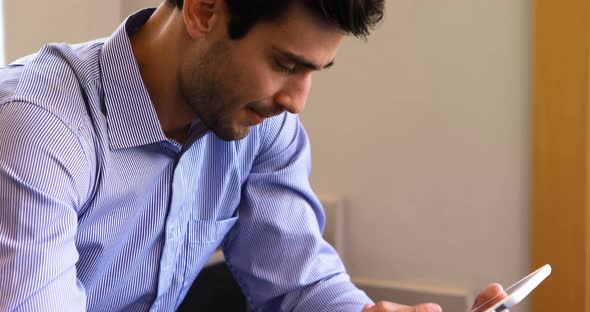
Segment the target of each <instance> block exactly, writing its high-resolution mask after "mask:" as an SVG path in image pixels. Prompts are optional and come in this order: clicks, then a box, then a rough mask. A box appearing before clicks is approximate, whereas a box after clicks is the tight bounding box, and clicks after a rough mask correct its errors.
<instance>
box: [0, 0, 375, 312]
mask: <svg viewBox="0 0 590 312" xmlns="http://www.w3.org/2000/svg"><path fill="white" fill-rule="evenodd" d="M152 12H153V11H152V10H144V11H141V12H139V13H137V14H135V15H133V16H131V17H129V18H128V19H127V20H126V22H125V23H123V24H122V25H121V27H119V28H118V30H117V31H116V32H115V33H114V34H113V35H112V36H111V37H109V38H105V39H101V40H96V41H93V42H88V43H84V44H77V45H68V44H51V45H47V46H45V47H44V48H43V49H42V50H41V51H40V52H38V53H37V54H35V55H33V56H30V57H27V58H25V59H22V60H20V61H17V62H15V63H13V64H11V65H9V66H7V67H4V68H2V69H0V129H1V130H0V143H1V144H0V310H1V311H7V310H8V311H12V310H15V311H85V310H89V311H173V310H174V309H176V308H177V307H178V305H179V304H180V302H181V301H182V300H183V298H184V296H185V295H186V293H187V291H188V289H189V287H190V286H191V284H192V282H193V280H194V279H195V277H196V276H197V274H198V273H199V271H200V270H201V269H202V268H203V266H204V264H205V263H206V262H207V259H208V258H209V257H210V255H211V254H212V253H213V252H214V250H215V249H216V248H217V247H218V246H222V248H223V251H224V253H225V257H226V260H227V262H228V266H229V267H230V270H231V271H232V273H233V274H234V276H235V278H236V280H237V282H238V283H239V285H240V286H241V287H242V289H243V290H244V293H245V294H246V296H247V297H248V300H249V301H250V303H251V304H252V305H253V306H254V308H255V310H256V311H355V312H357V311H360V310H362V307H363V305H364V303H368V302H370V300H369V299H368V298H367V297H366V295H365V294H364V293H363V292H362V291H360V290H358V289H357V288H356V287H355V286H354V285H353V284H352V283H351V282H350V278H349V276H348V275H347V274H346V272H345V270H344V267H343V265H342V263H341V260H340V258H339V257H338V255H337V254H336V252H335V251H334V249H333V248H332V247H331V246H330V245H329V244H328V243H326V242H325V241H324V240H323V239H322V236H321V231H322V228H323V224H324V214H323V211H322V208H321V206H320V203H319V201H318V199H317V198H316V196H315V195H314V193H313V192H312V190H311V188H310V185H309V182H308V176H309V171H310V151H309V142H308V138H307V136H306V134H305V131H304V129H303V127H302V125H301V123H300V121H299V119H298V117H297V116H296V115H292V114H289V113H284V114H282V115H280V116H277V117H273V118H270V119H268V120H266V121H265V122H263V123H262V124H260V125H258V126H254V127H252V129H251V131H250V134H249V135H248V136H247V137H246V138H244V139H242V140H239V141H232V142H226V141H223V140H221V139H219V138H217V137H216V136H215V135H214V134H212V133H210V132H208V131H207V129H206V128H205V127H204V125H203V124H202V123H200V122H199V121H198V120H197V121H195V122H194V123H193V124H192V126H191V129H190V134H189V139H188V141H187V142H186V143H185V144H184V145H181V144H179V143H178V142H176V141H174V140H172V139H169V138H167V137H166V136H165V135H164V133H163V131H162V128H161V127H160V123H159V121H158V116H157V115H156V112H155V110H154V107H153V105H152V103H151V101H150V98H149V95H148V93H147V90H146V88H145V86H144V84H143V82H142V80H141V76H140V73H139V69H138V66H137V64H136V62H135V60H134V56H133V52H132V50H131V45H130V41H129V36H130V35H132V34H133V33H134V32H135V31H137V30H138V29H139V28H140V27H141V26H142V25H143V24H144V23H145V21H146V20H147V19H148V18H149V16H150V15H151V13H152Z"/></svg>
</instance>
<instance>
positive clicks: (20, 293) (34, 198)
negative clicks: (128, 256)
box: [0, 102, 90, 311]
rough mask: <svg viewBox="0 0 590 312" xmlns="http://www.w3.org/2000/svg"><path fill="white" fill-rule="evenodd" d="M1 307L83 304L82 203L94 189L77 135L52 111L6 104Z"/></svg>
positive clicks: (0, 139)
mask: <svg viewBox="0 0 590 312" xmlns="http://www.w3.org/2000/svg"><path fill="white" fill-rule="evenodd" d="M0 129H2V130H1V131H0V294H1V295H0V311H84V310H85V309H86V295H85V291H84V287H83V285H82V284H81V283H80V281H79V280H78V279H77V277H76V266H75V265H76V261H77V260H78V252H77V250H76V245H75V240H74V238H75V235H76V230H77V220H78V216H77V210H78V209H79V208H80V207H81V206H82V205H83V203H84V198H86V197H87V193H88V191H89V189H90V188H89V185H90V184H89V181H90V170H89V168H88V167H89V166H88V160H87V158H86V156H85V154H84V151H83V149H82V145H81V143H80V141H79V140H78V136H76V135H75V132H74V131H73V130H72V129H71V125H70V126H68V125H66V124H65V123H64V122H62V121H61V119H60V118H57V117H56V116H55V115H53V114H52V113H50V112H48V111H47V110H45V109H43V108H40V107H38V106H36V105H33V104H29V103H22V102H9V103H7V104H3V105H1V106H0Z"/></svg>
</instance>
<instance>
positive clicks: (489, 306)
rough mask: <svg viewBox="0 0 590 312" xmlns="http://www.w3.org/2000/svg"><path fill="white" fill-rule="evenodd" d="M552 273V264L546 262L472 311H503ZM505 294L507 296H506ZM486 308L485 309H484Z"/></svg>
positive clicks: (521, 298) (520, 299)
mask: <svg viewBox="0 0 590 312" xmlns="http://www.w3.org/2000/svg"><path fill="white" fill-rule="evenodd" d="M549 274H551V266H550V265H548V264H545V265H544V266H542V267H541V268H539V269H538V270H536V271H535V272H533V273H531V274H529V275H527V276H526V277H524V278H523V279H521V280H520V281H518V282H516V283H514V284H513V285H512V286H510V287H508V288H506V290H504V292H503V293H502V294H500V295H498V296H496V297H495V298H492V299H490V300H488V301H487V302H485V303H483V304H482V305H480V306H479V307H476V308H475V309H473V310H471V312H502V311H505V310H507V309H509V308H511V307H512V306H514V305H515V304H517V303H519V302H521V301H522V300H523V299H524V298H525V297H526V296H528V294H530V293H531V291H533V289H535V287H537V286H539V284H541V282H542V281H543V280H544V279H545V278H547V276H549ZM504 295H505V297H504ZM484 309H485V310H484Z"/></svg>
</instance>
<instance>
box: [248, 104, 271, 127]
mask: <svg viewBox="0 0 590 312" xmlns="http://www.w3.org/2000/svg"><path fill="white" fill-rule="evenodd" d="M248 115H249V117H250V120H251V121H252V123H253V124H255V125H256V124H259V123H261V122H263V121H264V120H265V119H266V118H268V117H269V116H267V115H264V114H263V113H260V112H258V111H256V110H254V109H252V108H248Z"/></svg>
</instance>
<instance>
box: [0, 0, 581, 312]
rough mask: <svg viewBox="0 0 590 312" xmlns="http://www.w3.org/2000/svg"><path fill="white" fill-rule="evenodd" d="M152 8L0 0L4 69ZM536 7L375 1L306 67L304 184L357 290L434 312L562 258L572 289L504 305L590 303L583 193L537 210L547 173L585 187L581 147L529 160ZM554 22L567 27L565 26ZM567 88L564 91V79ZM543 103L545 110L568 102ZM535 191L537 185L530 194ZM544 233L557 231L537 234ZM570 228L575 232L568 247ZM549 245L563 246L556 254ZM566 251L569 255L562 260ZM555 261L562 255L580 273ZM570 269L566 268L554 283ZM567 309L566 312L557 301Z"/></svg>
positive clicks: (138, 2)
mask: <svg viewBox="0 0 590 312" xmlns="http://www.w3.org/2000/svg"><path fill="white" fill-rule="evenodd" d="M0 2H2V1H0ZM541 2H543V1H538V3H541ZM585 2H586V1H581V0H580V1H571V3H570V2H568V5H563V6H564V7H567V9H568V10H569V11H567V12H576V11H580V10H581V9H582V10H587V11H585V12H587V13H588V14H586V13H583V12H582V13H580V14H582V16H583V17H580V19H581V20H577V21H578V23H574V24H568V25H570V26H571V27H578V28H582V29H581V30H580V32H581V35H580V33H576V34H578V35H580V36H581V37H580V36H578V37H572V33H571V32H568V31H567V29H563V32H561V33H556V34H554V36H555V38H561V37H568V36H569V37H571V39H572V40H574V41H576V40H580V39H579V38H582V39H581V43H580V45H574V46H573V47H572V49H578V50H580V51H582V50H583V51H585V53H587V51H588V48H587V47H588V44H589V43H590V26H589V25H590V23H589V22H588V16H590V10H588V5H587V4H586V3H585ZM159 3H160V1H158V0H149V1H148V0H102V1H79V0H54V1H40V0H39V1H17V0H4V1H3V5H2V6H0V7H2V8H3V19H4V20H3V23H0V24H1V25H3V32H2V33H3V37H1V36H0V39H2V38H3V39H4V40H3V42H2V40H0V48H2V47H3V51H2V52H0V53H3V54H0V56H3V60H4V61H5V62H6V63H9V62H11V61H13V60H15V59H16V58H18V57H20V56H23V55H25V54H29V53H33V52H35V51H37V50H39V49H40V47H41V46H42V45H43V44H44V43H47V42H82V41H86V40H91V39H94V38H98V37H104V36H109V35H110V34H111V33H112V32H113V31H114V29H115V28H116V27H117V26H118V25H119V24H120V23H121V22H122V21H123V20H124V18H125V17H126V16H128V15H129V14H131V13H133V12H135V11H136V10H139V9H140V8H143V7H149V6H157V5H158V4H159ZM535 3H537V2H535ZM535 3H533V0H448V1H438V0H387V1H386V5H387V10H386V14H385V19H384V21H383V22H382V23H381V24H380V25H379V27H378V28H377V30H376V31H374V32H373V34H372V35H371V36H370V37H369V38H368V41H367V42H364V41H363V40H359V39H355V38H348V39H347V40H346V41H345V42H344V44H343V45H342V47H341V48H340V50H339V53H338V56H337V58H336V62H335V63H336V64H335V66H334V67H333V68H332V69H330V70H328V71H326V72H320V73H318V74H316V75H315V76H314V85H313V88H312V92H311V95H310V98H309V101H308V104H307V107H306V110H305V112H304V113H303V114H302V120H303V122H304V124H305V126H306V129H307V131H308V133H309V136H310V138H311V142H312V154H313V172H312V178H311V181H312V184H313V186H314V188H315V190H316V192H317V193H318V194H319V195H320V197H321V198H322V199H323V200H324V199H325V200H326V201H327V202H328V203H334V202H337V203H339V204H338V207H339V208H338V214H339V216H338V217H337V218H338V220H339V221H338V222H339V227H340V228H341V230H340V231H338V232H337V234H336V235H341V237H339V238H338V239H339V242H340V243H341V244H342V246H341V248H339V249H340V251H341V253H342V257H343V259H344V261H345V263H346V265H347V268H348V270H349V272H350V274H351V275H352V277H353V279H354V280H355V281H356V282H357V283H358V284H359V285H360V286H361V287H363V288H364V289H366V290H367V291H368V292H370V293H371V294H374V295H375V296H384V298H378V299H387V300H392V301H398V302H402V303H408V304H409V303H414V301H417V300H418V301H419V300H422V299H424V300H429V301H430V300H432V299H428V298H435V299H440V300H441V301H444V302H448V305H447V307H446V308H447V310H446V311H465V310H466V309H467V306H469V305H470V302H471V300H472V299H473V296H474V294H476V293H477V291H478V290H480V289H481V288H483V287H484V286H485V285H486V284H488V283H490V282H500V283H502V284H503V285H509V284H511V283H513V282H515V281H517V280H518V279H520V278H521V277H522V276H524V275H526V274H527V273H529V272H530V271H532V270H533V268H536V267H538V266H540V265H542V264H544V263H545V262H549V263H551V261H553V263H552V264H554V263H556V264H557V265H558V266H557V268H558V270H555V265H554V273H553V274H554V275H555V274H557V276H558V277H555V278H554V279H555V280H560V279H559V276H560V275H559V274H560V273H559V272H560V270H559V269H560V268H562V267H560V265H563V270H561V271H562V272H565V271H568V270H570V272H572V273H571V274H572V276H574V278H575V279H576V280H575V282H574V283H569V284H568V287H570V288H571V289H570V291H566V292H564V293H565V294H566V295H561V294H556V293H554V292H553V293H551V292H549V289H550V288H549V287H552V286H545V284H542V286H541V287H547V288H546V291H545V294H546V295H545V296H543V297H544V298H539V299H538V300H540V301H539V302H540V303H539V304H538V305H535V308H534V309H531V304H530V300H527V301H526V302H525V303H523V304H522V305H520V306H519V307H518V308H515V309H513V310H512V311H516V312H518V311H521V312H526V311H574V310H575V311H590V310H589V309H590V308H589V301H590V299H589V298H588V281H590V278H589V276H590V273H588V268H590V265H589V263H590V260H588V259H589V258H590V257H589V256H588V255H590V247H588V245H589V244H588V242H589V241H590V240H589V238H588V237H590V235H589V234H588V232H590V231H587V230H586V229H587V228H588V225H590V213H588V200H587V197H586V195H583V196H582V197H583V198H586V199H584V200H582V201H581V202H580V203H578V202H575V203H572V206H567V205H565V206H561V205H560V206H551V207H548V208H547V207H546V206H543V203H553V204H559V203H560V202H559V199H555V198H553V199H550V198H547V197H544V196H551V195H547V193H550V191H551V190H552V186H551V184H550V183H549V182H551V181H553V182H554V183H557V184H559V185H563V183H561V182H563V181H568V183H569V182H570V180H571V178H572V177H571V176H569V175H568V174H567V172H570V171H567V170H568V168H571V169H569V170H571V171H575V172H581V173H582V174H583V176H582V178H581V179H582V180H575V181H576V182H574V183H576V184H574V189H575V186H578V185H582V186H581V191H582V194H586V193H587V187H586V185H588V184H586V182H585V181H586V180H587V179H586V178H585V177H587V176H588V173H586V172H590V170H587V168H588V167H587V166H586V164H587V159H590V158H586V156H585V155H587V153H586V150H587V146H589V143H588V142H586V141H583V140H582V141H575V142H573V143H572V146H574V149H573V153H576V152H578V153H580V155H578V156H579V157H578V158H575V160H577V161H581V164H583V167H580V165H579V164H580V163H575V162H567V161H565V162H563V161H562V159H555V158H551V159H549V160H547V162H546V163H542V162H543V159H542V157H541V158H539V157H537V158H536V157H535V153H536V152H537V151H539V149H538V148H537V147H538V146H541V147H540V149H541V150H543V148H546V150H545V151H549V152H551V151H553V150H554V149H555V148H553V146H549V147H547V146H546V145H543V144H542V143H543V142H547V141H543V137H542V136H541V137H540V139H539V140H540V141H539V140H537V138H538V137H536V136H535V133H536V132H537V131H540V133H541V134H542V131H541V130H539V129H553V128H550V127H548V126H546V124H541V125H539V124H537V123H536V122H535V119H534V118H536V117H535V116H537V115H535V114H536V113H535V109H534V107H535V106H534V105H533V104H534V103H535V102H534V100H535V98H536V97H540V98H541V99H547V98H548V97H546V96H543V94H542V93H536V91H535V88H534V86H535V83H536V81H537V80H536V78H535V77H538V76H535V75H540V74H541V71H540V70H539V71H535V70H534V69H535V68H534V67H535V66H534V65H535V64H540V63H539V60H541V57H542V55H541V56H540V54H539V53H537V52H536V50H535V45H534V42H535V41H534V38H537V39H539V38H538V37H535V36H538V33H537V31H536V30H538V29H543V28H542V27H541V26H542V25H541V26H539V24H538V23H539V21H540V20H541V19H540V18H538V19H537V24H535V19H534V16H535V14H538V16H541V17H543V16H552V15H553V14H552V12H557V11H559V10H558V9H559V7H562V6H561V5H559V4H554V5H555V6H556V7H557V8H558V9H556V8H553V7H548V5H546V6H545V7H542V6H541V5H538V3H537V5H535ZM545 3H548V2H545ZM567 12H566V13H567ZM566 13H563V14H566ZM576 16H577V15H576ZM557 17H560V18H561V21H563V22H565V23H569V21H571V20H572V19H573V20H575V18H574V17H572V18H570V17H568V16H567V15H559V14H557ZM535 25H537V26H535ZM543 25H544V24H543ZM584 27H586V28H584ZM0 30H1V28H0ZM584 34H585V35H586V36H587V37H585V38H586V40H584V39H583V38H584V36H583V35H584ZM552 38H553V37H552ZM554 40H555V39H554ZM537 42H541V40H538V41H537ZM2 43H3V46H2ZM549 46H551V44H549ZM542 51H545V50H542ZM576 51H577V50H576ZM584 56H585V57H586V58H585V60H584ZM588 59H590V58H588V54H586V55H583V53H582V54H581V55H580V56H579V58H578V59H576V62H577V63H574V65H573V66H576V64H578V65H579V66H578V67H580V68H581V69H580V70H582V71H583V73H587V72H588V69H589V68H590V67H588V64H589V62H588ZM1 60H2V59H0V61H1ZM536 62H537V63H536ZM548 62H549V64H553V62H550V61H548ZM558 62H563V59H560V60H559V61H558ZM543 64H545V63H543ZM584 66H586V67H584ZM539 68H541V69H542V68H543V67H542V64H540V65H539ZM548 75H550V74H548ZM582 76H583V77H587V76H588V75H581V76H580V77H582ZM542 77H545V76H542ZM537 79H538V78H537ZM576 79H577V80H575V81H576V82H578V83H577V84H575V86H576V87H578V89H576V90H578V91H579V90H582V91H580V92H582V93H580V94H579V96H580V98H582V99H583V98H584V96H586V98H585V99H586V101H585V102H584V105H586V106H585V107H587V104H588V103H589V102H590V92H588V93H583V90H586V91H587V90H588V89H589V84H588V80H587V78H576ZM584 79H586V80H584ZM564 85H565V86H568V85H570V84H568V83H567V80H566V81H564ZM564 85H560V86H562V87H563V88H565V86H564ZM548 89H549V88H543V90H548ZM560 90H561V91H562V92H566V91H567V90H565V89H560ZM540 92H541V91H540ZM559 94H560V93H556V96H559ZM546 105H549V107H553V108H555V105H558V106H559V105H564V103H561V102H559V103H558V104H555V103H553V104H546ZM564 107H565V106H564ZM586 111H587V110H581V112H586ZM538 112H539V114H541V117H540V119H541V120H542V121H543V120H544V121H545V122H552V121H551V120H549V121H547V119H546V117H547V114H549V113H547V112H546V111H543V110H538ZM543 116H545V117H543ZM556 116H559V114H557V115H556ZM568 116H569V115H568ZM573 116H574V117H575V116H577V115H575V113H574V115H573ZM570 117H571V116H570ZM564 118H565V119H563V120H565V121H563V120H562V121H560V122H563V123H562V125H565V127H569V125H570V123H571V122H579V119H576V118H574V119H572V118H568V117H567V116H566V117H564ZM586 118H587V117H584V119H583V120H582V125H583V126H582V128H580V129H582V130H580V131H578V132H575V135H580V136H582V138H586V135H585V133H586V130H587V127H586ZM568 129H569V128H568ZM575 129H578V128H575ZM539 142H540V143H539ZM551 142H553V141H551ZM580 142H581V143H580ZM536 144H540V145H536ZM580 144H583V145H582V146H580ZM543 146H544V147H543ZM576 146H577V148H576ZM580 157H581V158H580ZM551 164H559V167H558V168H556V169H554V170H556V171H552V172H553V173H554V175H553V176H551V175H548V176H543V177H539V176H535V175H534V170H537V169H539V170H542V168H548V167H547V166H551ZM564 166H565V167H564ZM568 166H569V167H568ZM564 170H565V171H564ZM564 172H565V173H564ZM556 176H557V178H555V177H556ZM531 177H535V179H531ZM536 178H538V179H540V180H536ZM576 178H577V176H576ZM560 179H562V180H560ZM531 181H532V182H531ZM535 181H541V182H542V181H546V182H547V181H549V182H547V183H549V184H547V183H545V184H542V183H537V184H535V183H536V182H535ZM580 181H581V182H580ZM538 185H543V186H544V188H542V189H540V191H539V192H537V189H536V188H535V187H537V186H538ZM570 189H572V188H571V187H566V190H570ZM542 190H546V191H549V192H542ZM560 194H561V196H566V197H567V196H571V195H572V194H568V193H567V191H564V192H562V193H560ZM574 195H575V196H578V195H579V193H575V194H574ZM568 198H569V197H568ZM551 200H553V201H551ZM536 205H539V206H536ZM535 209H537V210H535ZM539 211H540V212H539ZM551 211H553V212H556V211H559V212H560V213H563V214H568V211H573V212H574V214H572V215H570V214H568V215H570V216H574V217H572V218H574V219H575V220H579V221H580V222H581V224H580V223H576V224H570V223H568V222H570V221H571V219H565V220H563V221H560V219H559V218H560V216H561V215H559V214H558V215H557V216H556V215H554V214H553V213H552V212H551ZM544 212H545V213H544ZM535 213H538V214H539V217H535V216H536V214H535ZM551 220H553V222H556V223H555V224H561V227H557V228H558V230H557V231H555V232H553V230H554V228H553V227H551V229H550V228H549V227H546V225H547V222H550V221H551ZM560 222H561V223H560ZM570 225H571V227H570ZM531 233H532V234H531ZM560 233H561V234H560ZM564 233H565V234H564ZM531 235H533V236H531ZM534 235H537V236H534ZM544 235H548V236H550V237H554V238H555V239H553V240H551V241H550V242H549V241H547V240H544V237H545V236H544ZM559 235H564V236H559ZM567 235H570V236H573V237H576V238H577V240H575V242H576V243H575V244H572V243H571V240H570V239H568V236H567ZM584 235H586V236H584ZM535 237H537V238H535ZM535 239H536V240H535ZM538 241H541V242H540V243H535V242H538ZM578 241H579V244H578ZM535 246H538V248H537V249H535V248H536V247H535ZM555 246H566V247H567V248H569V249H564V250H560V251H558V252H557V250H556V249H554V248H556V247H555ZM552 250H553V251H555V252H552ZM571 250H573V251H575V252H576V253H574V254H569V255H568V254H567V253H568V251H571ZM578 253H579V254H578ZM552 257H566V258H568V259H569V258H573V259H574V260H575V261H577V262H575V263H576V266H574V267H568V265H567V263H568V262H567V261H568V260H555V258H552ZM564 259H565V258H564ZM576 259H577V260H576ZM559 261H562V262H559ZM552 278H553V276H552V277H550V278H549V279H550V280H551V279H552ZM568 278H571V276H569V277H568V276H563V279H564V280H563V281H564V283H566V281H567V280H568ZM570 280H571V279H570ZM550 283H551V281H548V282H546V284H550ZM553 285H554V286H553V287H555V288H556V289H557V288H559V285H558V284H553ZM561 287H562V288H563V287H565V286H564V285H561ZM566 288H567V287H566ZM539 291H540V292H542V291H543V290H542V289H541V288H540V289H539ZM551 294H553V295H551ZM547 297H557V298H553V299H548V298H547ZM535 300H537V299H535ZM543 300H550V302H549V303H547V302H544V301H543ZM551 300H553V301H551ZM563 302H567V303H568V304H570V307H576V308H575V309H568V308H563V307H564V306H563V305H562V304H563ZM551 304H556V305H557V306H554V307H552V306H551ZM543 306H545V309H547V310H544V308H543ZM555 307H562V308H558V309H555ZM549 308H550V309H549Z"/></svg>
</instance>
